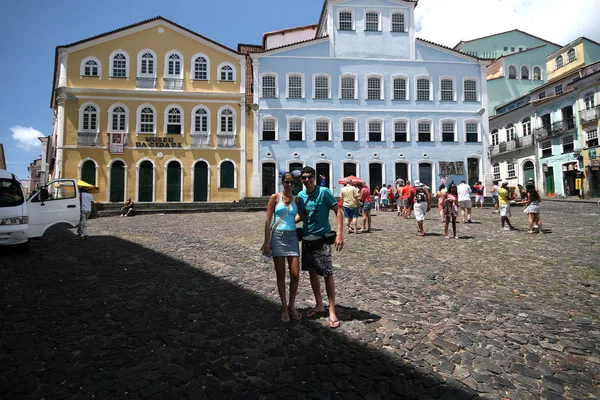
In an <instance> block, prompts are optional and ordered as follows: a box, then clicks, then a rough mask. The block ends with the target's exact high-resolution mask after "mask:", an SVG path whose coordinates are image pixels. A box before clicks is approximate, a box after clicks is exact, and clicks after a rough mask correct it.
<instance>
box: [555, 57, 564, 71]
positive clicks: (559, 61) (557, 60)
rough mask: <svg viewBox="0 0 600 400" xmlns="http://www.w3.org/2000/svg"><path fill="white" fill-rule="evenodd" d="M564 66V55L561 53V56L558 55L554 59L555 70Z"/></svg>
mask: <svg viewBox="0 0 600 400" xmlns="http://www.w3.org/2000/svg"><path fill="white" fill-rule="evenodd" d="M562 66H563V57H562V55H561V56H558V57H556V58H555V59H554V69H555V70H556V69H559V68H560V67H562Z"/></svg>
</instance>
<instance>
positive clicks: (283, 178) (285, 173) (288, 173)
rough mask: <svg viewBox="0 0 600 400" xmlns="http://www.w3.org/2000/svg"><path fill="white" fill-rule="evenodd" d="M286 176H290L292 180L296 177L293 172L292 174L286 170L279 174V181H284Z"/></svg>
mask: <svg viewBox="0 0 600 400" xmlns="http://www.w3.org/2000/svg"><path fill="white" fill-rule="evenodd" d="M286 176H291V177H292V180H293V181H295V180H296V178H295V177H294V174H292V173H291V172H290V171H287V172H284V173H283V174H281V182H283V181H285V177H286Z"/></svg>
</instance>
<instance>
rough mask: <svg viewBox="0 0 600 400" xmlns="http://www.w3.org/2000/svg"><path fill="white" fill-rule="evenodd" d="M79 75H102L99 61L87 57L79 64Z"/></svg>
mask: <svg viewBox="0 0 600 400" xmlns="http://www.w3.org/2000/svg"><path fill="white" fill-rule="evenodd" d="M80 75H83V76H93V77H99V76H100V75H102V72H101V64H100V60H98V59H97V58H96V57H87V58H85V59H84V60H83V61H82V62H81V71H80Z"/></svg>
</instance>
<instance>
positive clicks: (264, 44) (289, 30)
mask: <svg viewBox="0 0 600 400" xmlns="http://www.w3.org/2000/svg"><path fill="white" fill-rule="evenodd" d="M318 27H319V26H318V25H317V24H312V25H304V26H297V27H295V28H287V29H280V30H278V31H272V32H266V33H263V44H262V45H263V48H266V47H267V36H271V35H277V34H281V33H283V34H286V33H288V32H297V31H305V30H309V29H314V28H318Z"/></svg>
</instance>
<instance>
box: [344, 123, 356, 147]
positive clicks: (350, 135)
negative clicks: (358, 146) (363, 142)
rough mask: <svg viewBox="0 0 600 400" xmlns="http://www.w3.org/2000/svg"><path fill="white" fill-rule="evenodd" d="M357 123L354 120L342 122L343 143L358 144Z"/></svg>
mask: <svg viewBox="0 0 600 400" xmlns="http://www.w3.org/2000/svg"><path fill="white" fill-rule="evenodd" d="M357 140H358V138H357V137H356V121H355V120H353V119H345V120H342V141H343V142H356V141H357Z"/></svg>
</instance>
